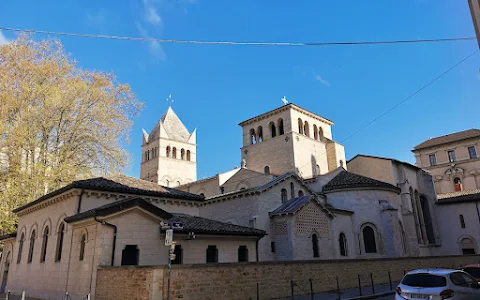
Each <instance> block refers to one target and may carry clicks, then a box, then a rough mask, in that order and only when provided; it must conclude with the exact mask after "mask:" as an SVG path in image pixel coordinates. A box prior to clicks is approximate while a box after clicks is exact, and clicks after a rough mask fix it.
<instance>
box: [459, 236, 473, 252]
mask: <svg viewBox="0 0 480 300" xmlns="http://www.w3.org/2000/svg"><path fill="white" fill-rule="evenodd" d="M475 248H476V247H475V240H474V239H473V238H470V237H468V236H464V237H463V238H462V239H461V240H460V249H461V250H462V254H475V253H476V251H475Z"/></svg>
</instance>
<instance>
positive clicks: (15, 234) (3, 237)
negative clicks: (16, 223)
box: [0, 232, 17, 241]
mask: <svg viewBox="0 0 480 300" xmlns="http://www.w3.org/2000/svg"><path fill="white" fill-rule="evenodd" d="M16 237H17V233H16V232H12V233H8V234H4V235H2V236H0V241H3V240H8V239H11V238H16Z"/></svg>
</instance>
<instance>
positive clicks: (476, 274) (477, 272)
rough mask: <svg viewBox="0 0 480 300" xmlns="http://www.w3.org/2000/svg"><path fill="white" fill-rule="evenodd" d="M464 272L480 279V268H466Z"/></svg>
mask: <svg viewBox="0 0 480 300" xmlns="http://www.w3.org/2000/svg"><path fill="white" fill-rule="evenodd" d="M463 270H464V271H465V272H467V273H468V274H470V275H472V276H473V277H475V278H480V268H465V269H463Z"/></svg>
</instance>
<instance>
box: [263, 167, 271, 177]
mask: <svg viewBox="0 0 480 300" xmlns="http://www.w3.org/2000/svg"><path fill="white" fill-rule="evenodd" d="M263 171H264V173H265V174H267V175H270V167H269V166H265V168H264V169H263Z"/></svg>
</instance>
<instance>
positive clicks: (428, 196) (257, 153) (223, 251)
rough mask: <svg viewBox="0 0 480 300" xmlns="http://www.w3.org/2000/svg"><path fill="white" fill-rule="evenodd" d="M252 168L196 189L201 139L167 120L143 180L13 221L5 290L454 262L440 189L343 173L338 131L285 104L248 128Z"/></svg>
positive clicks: (29, 208) (400, 166)
mask: <svg viewBox="0 0 480 300" xmlns="http://www.w3.org/2000/svg"><path fill="white" fill-rule="evenodd" d="M239 125H240V126H241V128H242V140H243V147H242V148H241V153H240V159H239V160H241V166H240V167H239V168H235V169H233V170H229V171H226V172H223V173H218V174H216V175H215V176H212V177H209V178H205V179H201V180H197V176H196V162H197V155H196V142H197V141H196V131H195V130H193V131H192V132H190V131H189V130H188V129H187V128H186V127H185V126H184V125H183V123H182V122H181V120H180V119H179V118H178V116H177V115H176V114H175V112H174V111H173V110H172V109H171V108H169V109H168V110H167V112H166V113H165V114H164V115H163V116H162V118H161V119H160V120H159V122H158V123H157V124H156V125H155V126H154V128H153V129H152V130H151V131H150V133H147V132H145V131H144V132H143V142H142V162H141V168H140V179H136V178H131V177H128V176H125V175H114V176H109V177H99V178H90V179H86V180H79V181H75V182H73V183H71V184H70V185H68V186H66V187H64V188H61V189H59V190H57V191H54V192H52V193H50V194H47V195H45V196H43V197H41V198H39V199H37V200H35V201H33V202H30V203H28V204H26V205H24V206H21V207H19V208H17V209H15V210H14V212H15V213H16V214H17V215H18V217H19V223H18V230H17V232H14V233H11V234H9V235H6V236H3V237H1V240H2V242H3V255H2V258H1V261H0V276H1V281H0V282H1V287H0V288H1V290H3V291H4V290H11V291H14V292H17V293H18V292H20V291H22V290H26V291H27V292H28V294H29V295H30V296H33V297H38V298H42V299H58V298H59V296H61V295H64V294H65V292H68V293H69V294H70V296H71V297H72V298H73V299H74V300H76V299H83V298H84V297H85V296H86V295H87V294H91V295H92V297H94V295H95V280H96V269H97V267H98V266H101V265H112V266H121V265H165V264H167V262H168V247H166V246H165V245H164V239H165V231H164V230H161V227H160V223H161V222H181V223H183V228H182V229H180V230H177V231H175V232H174V240H175V241H176V247H175V259H174V261H173V262H172V263H174V264H203V263H224V262H254V261H282V260H316V259H354V258H382V257H402V256H405V257H406V256H429V255H440V254H442V243H441V233H440V232H439V229H438V221H437V219H436V217H435V205H436V204H435V203H436V195H435V189H434V186H433V181H432V178H431V176H430V175H429V174H428V173H426V172H425V171H423V170H422V169H420V168H418V167H416V166H413V165H411V164H408V163H404V162H400V161H397V160H394V159H387V158H378V157H372V156H366V155H358V156H356V157H354V158H353V159H351V160H350V161H348V162H347V161H346V160H345V152H344V148H343V146H342V145H340V144H339V143H337V142H335V141H334V139H333V135H332V125H333V122H332V121H330V120H328V119H326V118H323V117H321V116H319V115H317V114H315V113H312V112H310V111H308V110H305V109H303V108H301V107H299V106H297V105H295V104H287V105H284V106H281V107H279V108H276V109H274V110H272V111H269V112H266V113H263V114H260V115H258V116H256V117H253V118H251V119H249V120H246V121H243V122H241V123H240V124H239Z"/></svg>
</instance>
